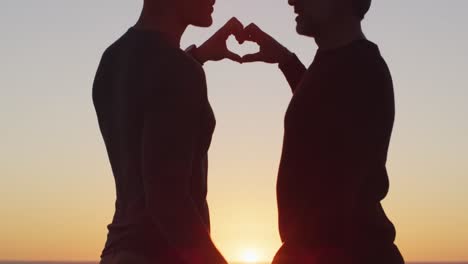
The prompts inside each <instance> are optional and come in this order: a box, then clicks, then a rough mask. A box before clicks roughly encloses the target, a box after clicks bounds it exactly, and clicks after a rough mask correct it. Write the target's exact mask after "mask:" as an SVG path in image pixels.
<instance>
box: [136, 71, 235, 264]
mask: <svg viewBox="0 0 468 264" xmlns="http://www.w3.org/2000/svg"><path fill="white" fill-rule="evenodd" d="M179 74H180V73H179ZM190 74H193V75H195V73H190ZM171 76H172V78H170V80H168V81H167V82H165V83H159V85H161V86H160V87H158V90H161V87H164V89H165V91H164V92H162V93H160V94H158V95H153V94H152V91H153V89H151V88H150V89H149V90H150V91H149V92H148V93H147V94H146V95H145V98H146V102H147V103H146V106H145V117H144V127H143V138H142V147H143V153H142V160H143V164H142V172H143V181H144V186H145V196H146V204H147V207H148V210H149V211H150V213H151V216H152V219H153V222H154V224H155V225H156V226H157V227H158V228H159V230H161V231H162V233H163V234H164V235H165V236H166V238H167V240H168V242H169V243H170V245H171V246H172V247H174V248H175V250H176V251H177V253H178V254H179V255H180V256H181V257H182V259H183V260H184V261H185V262H186V263H189V264H192V263H193V264H223V263H227V262H226V260H225V259H224V258H223V256H222V255H221V253H220V252H219V251H218V250H217V248H216V247H215V245H214V244H213V242H212V240H211V238H210V235H209V233H208V228H207V227H206V226H205V224H204V222H203V220H202V218H201V216H200V215H199V212H198V210H197V209H196V207H195V204H194V203H193V201H192V198H191V195H190V184H191V177H192V159H193V158H194V157H193V148H194V145H193V144H194V135H195V134H196V131H197V130H198V129H199V128H198V124H197V121H198V120H199V119H200V114H201V107H202V94H203V93H202V89H200V86H202V85H204V84H203V81H204V80H203V79H202V78H201V77H198V76H186V77H184V78H175V76H177V75H171ZM168 79H169V78H168ZM154 90H156V89H154Z"/></svg>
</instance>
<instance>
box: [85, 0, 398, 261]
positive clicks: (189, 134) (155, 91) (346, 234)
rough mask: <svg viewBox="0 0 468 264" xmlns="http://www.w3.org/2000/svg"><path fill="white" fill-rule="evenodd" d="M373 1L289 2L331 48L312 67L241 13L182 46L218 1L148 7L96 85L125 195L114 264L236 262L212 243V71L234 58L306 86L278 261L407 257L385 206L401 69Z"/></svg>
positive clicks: (283, 198) (297, 114)
mask: <svg viewBox="0 0 468 264" xmlns="http://www.w3.org/2000/svg"><path fill="white" fill-rule="evenodd" d="M370 1H371V0H289V3H290V4H291V5H292V6H294V9H295V12H296V13H297V14H298V17H297V32H298V33H299V34H301V35H305V36H310V37H313V38H315V40H316V42H317V44H318V46H319V49H318V51H317V54H316V56H315V59H314V61H313V63H312V65H311V66H310V67H309V68H308V69H306V68H305V67H304V66H303V65H302V63H301V62H300V61H299V59H298V58H297V57H296V56H295V55H294V53H292V52H290V51H289V50H288V49H286V48H285V47H283V46H282V45H281V44H279V43H278V42H277V41H276V40H275V39H273V38H272V37H271V36H269V35H267V34H266V33H264V32H263V31H262V30H261V29H259V28H258V27H257V26H256V25H254V24H251V25H249V26H247V27H246V28H244V26H243V25H242V24H241V23H240V22H239V21H238V20H237V19H231V20H230V21H229V22H228V23H227V24H226V25H225V26H224V27H223V28H221V29H220V30H219V31H218V32H217V33H215V34H214V35H213V37H211V38H210V39H209V40H208V41H206V42H205V43H204V44H203V45H201V46H200V47H196V46H191V47H190V48H189V49H187V50H186V51H183V50H181V49H180V47H179V44H180V39H181V36H182V34H183V32H184V31H185V29H186V28H187V26H189V25H194V26H200V27H208V26H210V25H211V24H212V18H211V14H212V12H213V5H214V0H147V1H145V2H144V8H143V12H142V15H141V17H140V19H139V21H138V22H137V23H136V25H135V26H133V27H132V28H130V29H129V30H128V32H126V33H125V34H124V35H123V36H122V37H121V38H120V39H119V40H117V41H116V42H115V43H114V44H112V45H111V46H110V47H109V48H108V49H107V50H106V51H105V53H104V55H103V57H102V60H101V63H100V66H99V69H98V71H97V74H96V79H95V83H94V88H93V100H94V104H95V108H96V112H97V116H98V120H99V125H100V129H101V132H102V135H103V138H104V141H105V145H106V147H107V152H108V155H109V159H110V163H111V165H112V170H113V174H114V177H115V182H116V193H117V200H116V204H115V215H114V219H113V221H112V224H110V225H109V227H108V228H109V234H108V238H107V243H106V245H105V249H104V250H103V253H102V260H101V263H102V264H117V263H118V264H127V263H128V264H138V263H141V264H144V263H156V264H159V263H160V264H172V263H181V264H223V263H226V260H225V258H224V257H223V256H222V254H221V253H220V252H219V251H218V249H217V248H216V246H215V245H214V243H213V242H212V240H211V238H210V220H209V212H208V205H207V201H206V195H207V168H208V159H207V152H208V149H209V146H210V142H211V137H212V134H213V131H214V128H215V118H214V114H213V111H212V109H211V107H210V103H209V101H208V98H207V87H206V80H205V73H204V71H203V68H202V64H203V63H205V62H206V61H218V60H221V59H225V58H228V59H231V60H234V61H237V62H244V63H246V62H266V63H276V64H278V65H279V68H280V69H281V71H282V72H283V73H284V75H285V76H286V79H287V80H288V83H289V84H290V86H291V89H292V91H293V97H292V100H291V103H290V105H289V108H288V110H287V113H286V118H285V135H284V145H283V153H282V158H281V164H280V168H279V175H278V182H277V198H278V210H279V230H280V234H281V239H282V241H283V245H282V247H281V248H280V249H279V251H278V253H277V254H276V256H275V258H274V260H273V263H275V264H401V263H403V262H404V261H403V258H402V257H401V255H400V253H399V250H398V249H397V247H396V246H395V245H394V240H395V229H394V227H393V224H392V223H391V222H390V221H389V220H388V218H387V216H386V215H385V213H384V210H383V209H382V206H381V203H380V202H381V200H382V199H384V197H385V196H386V194H387V192H388V189H389V181H388V176H387V171H386V167H385V163H386V159H387V150H388V145H389V141H390V136H391V132H392V127H393V121H394V96H393V87H392V80H391V76H390V73H389V70H388V68H387V66H386V64H385V62H384V60H383V59H382V57H381V56H380V53H379V50H378V48H377V46H376V45H375V44H373V43H372V42H370V41H368V40H366V38H365V36H364V34H363V33H362V30H361V26H360V24H361V20H362V19H363V17H364V15H365V14H366V12H367V10H368V9H369V6H370ZM264 11H265V12H266V11H268V10H264ZM230 35H234V36H235V37H236V38H237V40H238V41H239V42H240V43H242V42H244V41H254V42H256V43H258V44H259V46H260V51H259V53H257V54H251V55H246V56H244V57H240V56H238V55H236V54H234V53H232V52H230V51H228V49H227V47H226V40H227V38H228V37H229V36H230ZM246 184H247V183H246Z"/></svg>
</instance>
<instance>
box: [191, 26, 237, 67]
mask: <svg viewBox="0 0 468 264" xmlns="http://www.w3.org/2000/svg"><path fill="white" fill-rule="evenodd" d="M243 30H244V26H243V25H242V23H241V22H240V21H239V20H238V19H237V18H235V17H233V18H231V19H230V20H229V21H228V22H227V23H226V24H225V25H224V26H223V27H222V28H221V29H220V30H218V31H217V32H216V33H215V34H214V35H213V36H212V37H211V38H209V39H208V40H207V41H206V42H205V43H203V44H202V45H201V46H200V47H199V48H197V49H196V50H195V51H194V54H193V55H194V57H195V58H196V59H197V60H198V61H199V62H200V63H202V64H203V63H205V62H207V61H220V60H222V59H230V60H233V61H237V62H241V60H242V58H241V57H240V56H239V55H237V54H235V53H233V52H231V51H230V50H229V49H228V48H227V45H226V41H227V39H228V38H229V36H231V35H234V36H235V37H236V39H237V41H238V42H239V43H240V44H242V43H243V42H244V38H243V37H242V36H243V34H244V33H243Z"/></svg>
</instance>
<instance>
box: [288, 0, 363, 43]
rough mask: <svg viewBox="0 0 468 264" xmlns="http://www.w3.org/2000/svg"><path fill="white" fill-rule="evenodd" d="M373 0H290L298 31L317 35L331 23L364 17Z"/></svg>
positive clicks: (312, 35)
mask: <svg viewBox="0 0 468 264" xmlns="http://www.w3.org/2000/svg"><path fill="white" fill-rule="evenodd" d="M371 1H372V0H289V4H290V5H292V6H294V11H295V12H296V13H297V14H298V16H297V19H296V21H297V32H298V33H299V34H301V35H306V36H311V37H316V36H317V35H319V34H320V33H321V32H323V31H326V30H327V29H328V28H329V26H330V25H333V24H336V23H339V22H341V21H346V20H348V19H349V18H354V19H356V20H357V21H360V20H362V19H364V16H365V15H366V13H367V11H368V10H369V8H370V5H371Z"/></svg>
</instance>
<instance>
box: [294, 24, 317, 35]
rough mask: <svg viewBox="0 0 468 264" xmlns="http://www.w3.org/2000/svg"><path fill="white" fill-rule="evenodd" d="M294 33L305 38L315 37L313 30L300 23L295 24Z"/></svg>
mask: <svg viewBox="0 0 468 264" xmlns="http://www.w3.org/2000/svg"><path fill="white" fill-rule="evenodd" d="M296 32H297V33H298V34H299V35H302V36H307V37H312V38H313V37H315V33H314V32H313V30H311V29H310V27H308V26H306V25H304V24H302V23H297V25H296Z"/></svg>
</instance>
